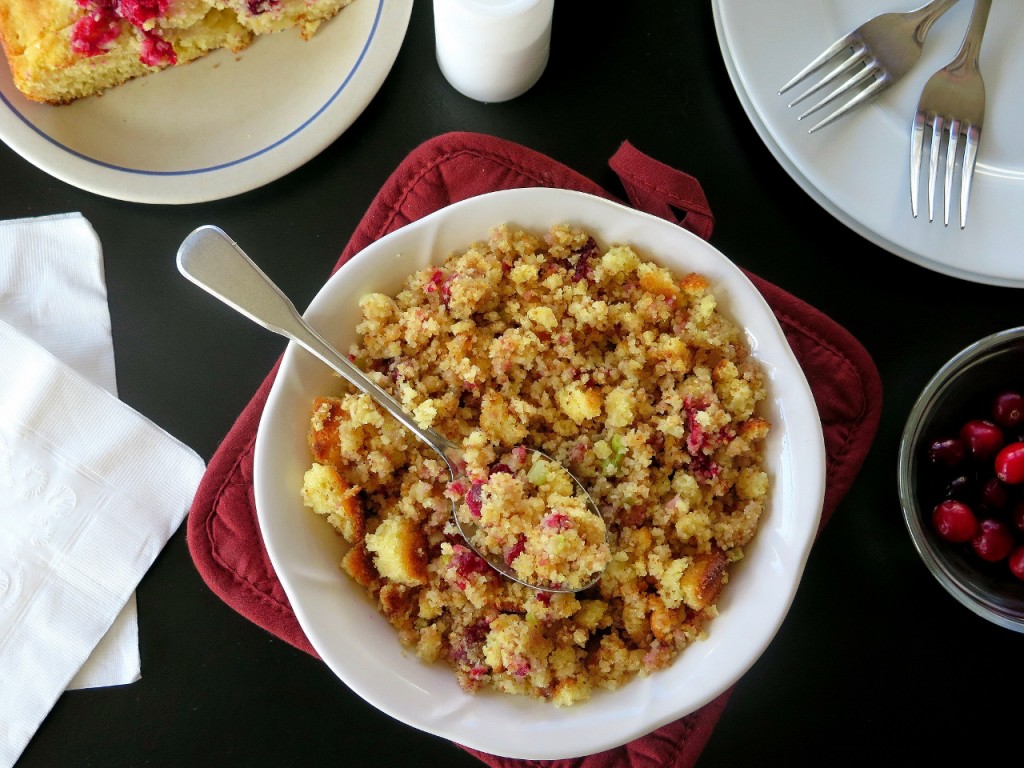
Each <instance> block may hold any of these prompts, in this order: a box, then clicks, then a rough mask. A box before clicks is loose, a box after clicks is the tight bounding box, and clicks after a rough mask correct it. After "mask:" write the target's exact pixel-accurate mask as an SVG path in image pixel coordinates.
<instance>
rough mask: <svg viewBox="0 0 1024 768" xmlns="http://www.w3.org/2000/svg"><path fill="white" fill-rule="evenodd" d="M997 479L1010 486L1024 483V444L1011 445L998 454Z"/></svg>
mask: <svg viewBox="0 0 1024 768" xmlns="http://www.w3.org/2000/svg"><path fill="white" fill-rule="evenodd" d="M996 477H998V478H999V479H1000V480H1002V481H1003V482H1004V483H1008V484H1009V485H1018V484H1020V483H1024V443H1010V444H1009V445H1007V446H1005V447H1004V448H1003V449H1002V450H1001V451H999V453H998V454H996Z"/></svg>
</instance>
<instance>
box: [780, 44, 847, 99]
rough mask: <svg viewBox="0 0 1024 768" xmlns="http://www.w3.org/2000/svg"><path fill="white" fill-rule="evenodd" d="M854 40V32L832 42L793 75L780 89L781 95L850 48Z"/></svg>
mask: <svg viewBox="0 0 1024 768" xmlns="http://www.w3.org/2000/svg"><path fill="white" fill-rule="evenodd" d="M853 41H854V36H853V33H852V32H851V33H850V34H848V35H846V36H845V37H843V38H840V39H839V40H836V41H835V42H834V43H832V45H830V46H829V47H828V48H826V49H825V50H824V51H822V52H821V54H820V55H818V57H817V58H815V59H814V61H812V62H811V63H810V64H808V65H807V66H806V67H804V68H803V69H801V70H800V71H799V72H797V73H796V74H795V75H794V76H793V79H792V80H790V81H789V82H788V83H786V84H785V85H784V86H782V88H780V89H779V94H780V95H781V94H783V93H785V92H786V91H788V90H789V89H790V88H792V87H793V86H794V85H796V84H797V83H799V82H800V81H801V80H803V79H804V78H805V77H807V76H808V75H810V74H812V73H814V72H816V71H817V70H819V69H821V68H822V67H823V66H824V65H825V64H827V63H828V61H829V60H830V59H832V58H833V57H835V55H836V54H837V53H839V52H840V51H841V50H843V49H844V48H849V47H850V46H851V45H852V44H853Z"/></svg>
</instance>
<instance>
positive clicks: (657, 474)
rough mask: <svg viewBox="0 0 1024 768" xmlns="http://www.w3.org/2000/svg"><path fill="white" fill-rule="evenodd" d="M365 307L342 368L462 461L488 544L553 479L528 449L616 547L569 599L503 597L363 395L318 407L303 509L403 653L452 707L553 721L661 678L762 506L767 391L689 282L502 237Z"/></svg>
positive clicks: (697, 628)
mask: <svg viewBox="0 0 1024 768" xmlns="http://www.w3.org/2000/svg"><path fill="white" fill-rule="evenodd" d="M360 306H361V307H362V311H363V318H364V319H363V321H362V322H361V323H360V325H359V327H358V331H359V333H360V335H361V341H360V342H359V343H358V344H356V345H354V346H353V347H352V349H351V350H350V351H351V355H352V357H353V359H354V360H355V361H356V363H357V364H358V365H359V366H360V367H361V368H362V369H363V370H365V371H368V372H369V375H370V376H371V378H373V379H374V380H375V381H376V382H377V383H378V384H380V385H381V386H382V387H384V388H385V389H387V390H389V391H390V392H392V393H393V394H394V395H395V396H396V397H397V398H398V399H399V400H400V401H401V402H402V403H403V405H404V406H405V407H406V408H407V409H408V410H409V411H410V412H411V413H414V414H416V417H417V418H418V419H419V420H420V423H423V424H424V425H428V424H429V426H432V427H433V428H435V429H437V430H438V431H440V432H441V433H443V434H445V435H447V436H448V437H449V438H451V439H452V440H455V441H457V442H460V443H461V445H462V447H463V450H464V451H465V454H466V457H467V466H468V468H469V471H470V476H471V477H476V478H477V480H478V481H479V483H480V493H479V498H476V499H474V502H473V504H474V506H475V505H476V504H477V503H479V509H478V510H477V511H478V512H479V514H480V519H484V515H487V518H486V520H485V522H487V523H488V524H489V525H492V528H493V531H492V532H502V531H504V532H506V533H507V532H508V531H506V530H505V529H506V528H507V527H508V526H511V525H513V523H512V522H510V521H513V520H515V519H516V516H515V515H510V514H509V509H508V506H506V505H511V506H512V507H516V506H517V505H519V504H520V503H521V501H522V497H523V488H522V487H520V486H521V484H522V482H523V481H522V479H521V477H520V473H525V476H526V478H527V480H526V481H525V482H530V480H529V477H530V473H531V472H533V473H534V474H533V477H534V479H540V477H541V475H545V479H546V474H545V473H546V471H547V468H543V467H542V468H541V469H537V470H534V468H533V467H534V465H533V463H532V462H530V461H528V460H527V458H526V456H527V451H526V447H527V446H526V441H529V442H530V445H529V447H531V448H537V449H539V450H542V451H544V452H545V453H547V454H548V455H550V456H551V457H553V458H554V459H555V461H556V462H559V463H560V464H561V465H562V466H564V467H565V468H567V469H568V470H569V471H571V472H572V473H573V475H575V476H576V477H577V478H579V479H580V480H581V482H582V483H583V484H584V486H585V487H586V488H587V489H588V490H589V491H590V493H591V496H592V497H593V499H594V501H595V502H596V504H597V506H598V509H599V510H600V512H601V515H602V516H603V520H602V522H603V526H595V527H594V528H593V529H587V532H586V533H585V534H583V538H586V537H588V536H589V537H591V539H593V537H597V536H598V535H599V536H600V538H602V539H603V538H604V537H605V536H607V543H608V544H609V545H610V551H609V552H608V554H610V560H609V561H608V563H607V568H606V569H605V570H604V572H603V574H602V576H601V578H600V580H599V582H598V583H597V584H596V585H595V586H594V587H591V588H588V589H585V590H583V591H579V592H576V593H551V592H542V591H536V590H533V589H530V588H528V587H524V586H522V585H520V584H517V583H515V582H513V581H511V580H509V579H505V578H503V577H502V576H500V575H499V574H498V573H497V572H496V571H494V570H493V569H492V568H490V567H489V566H488V565H487V564H486V563H484V561H483V560H482V559H481V558H480V557H479V556H478V555H476V554H475V553H474V552H473V551H472V550H471V549H470V548H469V547H467V546H466V544H465V542H464V541H463V540H462V538H461V537H460V536H459V534H458V530H457V528H456V526H455V525H454V523H453V521H452V496H453V494H452V492H451V489H450V488H448V486H449V481H450V477H449V475H448V471H447V468H446V466H445V464H444V463H443V462H442V461H441V460H440V459H439V458H438V457H437V456H436V455H435V454H434V453H433V452H432V451H431V450H430V449H429V448H427V447H426V446H423V445H421V444H420V443H418V442H417V441H416V440H415V439H414V438H412V437H411V436H409V435H407V434H405V433H404V430H403V429H402V428H401V427H400V426H398V425H397V423H396V422H394V420H393V419H391V418H390V417H387V416H386V415H384V414H383V412H382V411H380V410H379V409H378V408H377V407H376V406H375V405H374V404H373V403H372V401H370V400H369V399H368V398H366V396H365V395H360V394H356V393H352V392H349V391H347V390H346V389H344V388H343V389H342V393H341V394H338V395H336V396H330V397H322V398H318V399H317V400H316V402H315V403H314V404H313V406H312V411H311V418H310V429H309V443H310V448H311V453H312V458H313V465H314V466H313V468H312V469H311V471H310V473H308V474H307V483H306V487H305V488H304V490H303V494H304V497H305V498H306V499H307V500H308V503H309V506H311V508H313V509H314V511H316V512H318V513H320V514H322V515H325V516H326V517H327V518H328V520H330V521H331V523H332V524H333V525H334V526H335V528H336V529H337V530H339V532H340V533H341V535H343V536H345V537H346V539H347V540H349V541H350V543H351V545H352V546H351V548H350V549H349V550H348V552H347V553H346V555H345V558H344V560H343V563H342V567H343V569H344V570H345V572H346V573H348V574H349V575H350V576H351V577H352V578H353V579H354V580H355V581H356V582H357V583H359V584H360V585H362V586H363V587H365V588H366V590H367V592H368V593H369V594H370V595H371V597H372V598H373V599H374V600H375V601H376V603H377V605H378V607H379V608H380V610H381V612H382V613H383V615H384V616H385V617H386V618H387V620H388V621H389V622H390V623H391V624H392V625H394V627H395V628H396V630H397V633H398V638H399V640H400V641H401V642H402V643H403V644H404V645H405V646H406V647H408V648H410V649H413V650H415V652H416V653H418V654H419V656H420V657H421V658H423V659H424V660H426V661H428V662H434V661H444V662H446V663H448V664H450V665H451V666H452V667H453V669H454V671H455V674H456V675H457V677H458V679H459V682H460V683H461V685H462V687H463V688H464V689H465V690H467V691H477V690H479V689H481V688H483V687H491V688H494V689H497V690H500V691H505V692H508V693H516V694H523V695H528V696H533V697H538V698H542V699H546V700H549V701H552V702H554V703H555V704H556V705H559V706H567V705H571V704H575V703H578V702H581V701H584V700H586V699H587V698H589V697H590V696H591V695H592V693H593V692H594V691H595V690H597V689H602V688H604V689H610V688H616V687H618V686H620V685H623V684H625V683H627V682H628V681H629V680H631V679H633V678H635V677H636V676H637V675H644V674H647V673H649V672H652V671H654V670H657V669H660V668H664V667H666V666H668V665H669V664H671V662H672V661H673V659H674V658H676V656H677V655H678V654H679V653H680V651H682V650H683V649H684V648H685V647H686V646H687V645H689V644H690V643H691V642H693V641H694V640H697V639H698V638H700V637H701V636H702V634H703V631H704V627H705V625H706V623H707V622H708V621H710V620H711V619H712V618H713V617H714V616H715V615H716V614H717V600H718V596H719V594H720V592H721V590H722V589H723V587H725V585H726V582H727V581H728V575H729V570H730V568H731V567H732V565H733V563H735V562H736V561H738V560H739V559H741V557H742V554H743V547H744V546H745V545H746V544H747V543H748V542H749V541H750V540H751V538H752V537H753V536H754V535H755V532H756V530H757V525H758V521H759V518H760V516H761V514H762V512H763V511H764V505H765V500H766V498H767V494H768V491H769V483H770V478H769V477H768V474H767V473H766V472H765V470H764V467H763V450H764V447H763V446H764V439H765V438H766V437H767V435H768V432H769V429H770V425H769V424H768V422H767V421H765V420H764V419H763V418H762V417H761V416H759V415H758V413H757V411H758V403H759V402H760V401H762V400H764V398H765V396H766V389H765V382H764V378H763V376H762V373H761V371H760V368H759V366H758V363H757V361H756V360H755V359H754V358H753V357H752V356H751V355H750V352H749V349H748V348H747V345H746V342H745V339H744V335H743V332H742V330H741V329H740V328H738V327H737V326H736V325H735V324H734V323H733V322H731V321H730V320H729V319H728V318H727V317H726V316H725V314H724V313H722V312H721V311H720V310H719V308H718V304H717V301H716V298H715V295H714V293H713V291H712V290H711V286H710V285H709V283H708V281H707V280H706V279H705V278H704V277H702V276H700V275H697V274H689V275H685V276H682V277H681V278H680V277H677V276H675V275H673V274H671V273H670V272H669V271H668V270H665V269H663V268H661V267H658V266H657V265H655V264H653V263H651V262H649V261H647V260H646V259H644V258H643V257H642V255H641V254H639V253H637V252H636V251H635V250H634V249H633V248H631V247H630V246H629V245H627V244H621V243H619V244H613V245H611V247H608V248H601V247H600V246H599V245H598V244H597V242H596V241H595V240H594V238H592V237H590V236H589V235H588V234H587V233H586V232H583V231H581V230H579V229H576V228H573V227H569V226H563V225H559V226H555V227H553V228H552V229H551V230H550V231H549V232H548V233H547V234H546V236H544V237H539V236H537V235H535V234H533V233H530V232H523V231H518V230H515V229H513V228H511V227H508V226H499V227H497V228H495V229H494V230H493V231H492V232H491V233H490V237H489V239H488V240H486V241H482V242H478V243H474V244H473V245H471V246H470V247H469V248H468V249H467V250H465V251H464V252H461V253H455V254H452V255H450V256H449V257H448V258H447V259H446V260H445V261H444V263H443V264H442V265H441V266H439V267H428V268H426V269H424V270H421V271H419V272H417V273H415V274H413V275H412V276H410V277H409V278H408V280H407V281H406V282H405V286H404V288H403V289H402V290H401V292H399V293H398V294H397V296H394V297H386V296H383V295H379V294H373V295H370V296H367V297H364V299H363V300H362V301H361V302H360ZM317 465H325V466H327V467H329V468H332V469H333V470H334V471H335V473H336V475H337V479H335V476H334V475H332V474H330V473H329V472H327V471H326V470H324V469H318V468H317ZM502 465H504V466H502ZM473 473H476V474H475V475H474V474H473ZM559 482H560V481H559ZM485 484H487V487H488V493H486V494H485V493H483V488H484V485H485ZM517 484H518V485H517ZM558 487H561V486H560V485H558V483H556V485H555V486H552V488H558ZM446 489H447V491H446ZM463 490H464V491H465V489H463ZM446 492H447V495H446ZM468 495H469V494H468V493H465V494H464V496H462V497H459V496H458V494H456V497H457V500H458V499H461V500H460V501H459V503H462V504H463V506H466V503H465V497H468ZM356 501H358V503H356ZM546 516H549V513H543V512H539V517H540V519H541V520H543V519H545V517H546ZM565 517H566V520H565V521H563V520H561V519H560V518H559V520H558V522H559V525H554V526H549V529H550V532H551V533H552V534H559V533H562V531H560V530H559V526H560V525H561V523H563V522H567V521H569V520H572V519H573V518H572V515H571V514H569V513H566V515H565ZM354 518H356V519H354ZM360 531H363V533H362V534H360V533H359V532H360ZM519 533H520V534H521V533H522V532H521V531H520V532H519ZM517 541H518V539H517V538H516V536H513V538H511V539H504V540H503V541H502V543H501V544H500V546H501V547H502V550H503V553H504V554H505V555H506V558H507V557H508V555H510V554H512V555H515V556H516V557H515V558H513V559H517V558H518V559H522V560H524V561H525V562H534V561H533V560H531V559H530V558H526V559H524V558H523V557H521V555H523V554H524V553H525V552H526V550H525V546H526V542H525V541H524V542H523V547H524V549H523V551H519V552H517V551H515V549H517V548H518V547H516V544H515V542H517ZM510 542H512V544H510ZM510 546H511V547H512V551H509V549H508V548H509V547H510ZM545 546H548V547H550V546H551V542H550V541H548V542H546V544H545Z"/></svg>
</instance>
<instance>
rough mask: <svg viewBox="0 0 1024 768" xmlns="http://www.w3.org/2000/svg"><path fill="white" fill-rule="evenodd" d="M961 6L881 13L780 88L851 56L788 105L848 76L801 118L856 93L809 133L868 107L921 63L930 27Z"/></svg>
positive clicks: (938, 2) (938, 3)
mask: <svg viewBox="0 0 1024 768" xmlns="http://www.w3.org/2000/svg"><path fill="white" fill-rule="evenodd" d="M957 2H958V0H932V1H931V2H930V3H927V4H925V5H923V6H921V7H920V8H918V9H917V10H914V11H908V12H906V13H883V14H881V15H880V16H876V17H875V18H873V19H871V20H870V21H867V22H865V23H864V24H862V25H861V26H859V27H857V29H855V30H853V31H852V32H850V33H849V34H848V35H846V36H845V37H842V38H840V39H839V40H836V42H834V43H833V44H832V45H830V46H829V47H828V48H827V49H825V51H823V52H822V53H821V55H820V56H818V57H817V58H816V59H814V61H812V62H811V63H810V64H808V65H807V66H806V67H804V68H803V69H802V70H800V71H799V72H798V73H797V74H796V75H795V76H794V77H793V79H792V80H790V81H789V82H788V83H786V84H785V85H784V86H782V88H781V89H779V94H780V95H781V94H783V93H785V92H786V91H788V90H789V89H790V88H792V87H793V86H795V85H796V84H797V83H799V82H801V81H802V80H804V79H805V78H807V77H808V76H809V75H812V74H814V73H815V72H817V71H818V70H819V69H821V68H822V67H824V66H825V65H826V64H828V63H829V62H831V61H832V60H833V59H836V58H837V57H838V56H839V55H840V54H841V53H844V52H845V51H848V50H849V51H850V53H849V54H848V55H847V57H846V58H845V59H844V60H843V61H842V62H840V64H839V65H838V66H837V67H835V69H833V70H832V71H831V72H829V73H828V74H827V75H825V76H824V77H823V78H822V79H821V80H819V81H818V83H817V84H816V85H814V86H812V87H811V88H809V89H808V90H807V91H805V92H804V93H803V94H802V95H800V96H798V97H797V98H796V99H795V100H794V101H793V102H791V103H790V105H789V106H791V107H794V106H796V105H797V104H799V103H800V102H802V101H803V100H804V99H806V98H807V97H809V96H811V95H813V94H815V93H818V92H819V91H821V90H822V89H823V88H825V87H827V86H828V85H830V84H832V83H834V82H836V81H837V80H838V79H839V78H840V77H842V76H844V75H846V74H847V73H850V75H849V77H848V78H847V79H846V80H844V81H842V82H840V83H839V84H838V86H837V87H836V88H835V89H834V90H833V91H831V92H830V93H829V94H828V95H827V96H825V97H824V98H823V99H822V100H821V101H819V102H818V103H817V104H815V105H814V106H813V107H811V108H810V109H808V110H807V111H806V112H804V113H803V114H802V115H800V117H798V118H797V119H798V120H803V119H804V118H805V117H808V116H810V115H812V114H814V113H815V112H817V111H818V110H819V109H821V108H822V107H825V106H827V105H829V104H831V103H832V102H833V101H835V100H836V99H838V98H839V97H840V96H843V95H844V94H847V93H849V92H851V91H852V92H853V93H852V95H851V97H850V98H849V99H848V100H847V101H846V103H845V104H843V106H841V107H839V108H838V109H836V111H835V112H833V113H832V114H830V115H829V116H828V117H826V118H825V119H824V120H822V121H821V122H819V123H818V124H817V125H815V126H814V127H813V128H811V129H810V130H809V131H808V133H814V132H815V131H817V130H818V129H819V128H824V127H825V126H826V125H828V124H829V123H831V122H833V121H834V120H837V119H838V118H840V117H842V116H843V115H845V114H847V113H848V112H850V111H851V110H852V109H854V108H855V107H857V106H859V105H861V104H865V103H866V102H868V101H869V100H871V99H872V98H874V97H875V96H877V95H878V94H879V93H881V92H882V91H884V90H885V89H886V88H888V87H889V86H890V85H892V84H893V83H895V82H896V81H897V80H899V79H900V78H901V77H903V75H905V74H906V73H907V72H908V71H909V70H910V68H911V67H912V66H913V65H914V64H916V63H917V60H918V59H920V58H921V50H922V48H923V47H924V39H925V37H926V36H927V35H928V30H930V29H931V27H932V24H934V23H935V21H936V20H937V19H938V18H939V17H940V16H941V15H942V14H944V13H945V12H946V11H948V10H949V9H950V8H952V7H953V6H954V5H955V4H956V3H957Z"/></svg>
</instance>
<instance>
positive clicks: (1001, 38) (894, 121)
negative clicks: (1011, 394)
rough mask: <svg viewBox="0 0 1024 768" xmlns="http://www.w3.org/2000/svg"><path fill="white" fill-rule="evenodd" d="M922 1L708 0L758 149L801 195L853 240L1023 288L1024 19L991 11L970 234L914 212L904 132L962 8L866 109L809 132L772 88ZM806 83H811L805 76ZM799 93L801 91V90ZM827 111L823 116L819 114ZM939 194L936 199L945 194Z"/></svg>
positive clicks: (950, 42)
mask: <svg viewBox="0 0 1024 768" xmlns="http://www.w3.org/2000/svg"><path fill="white" fill-rule="evenodd" d="M921 5H924V0H857V2H853V1H852V0H814V2H811V1H810V0H762V1H761V2H757V3H753V2H747V1H746V0H712V9H713V12H714V17H715V26H716V30H717V33H718V39H719V43H720V45H721V48H722V53H723V56H724V59H725V64H726V68H727V69H728V72H729V76H730V78H731V79H732V84H733V87H734V88H735V89H736V93H737V95H738V96H739V100H740V102H741V104H742V105H743V108H744V110H745V111H746V113H747V117H748V118H750V121H751V123H752V124H753V126H754V128H755V129H756V130H757V132H758V134H759V135H760V137H761V139H762V140H763V141H764V143H765V145H766V146H767V147H768V149H769V150H770V151H771V152H772V154H773V155H774V156H775V158H776V160H778V162H779V164H780V165H782V167H783V168H784V169H785V170H786V171H787V172H788V173H789V175H790V176H791V177H792V178H793V180H794V181H796V182H797V183H798V184H799V185H800V186H801V187H802V188H803V189H804V191H805V192H807V193H808V194H809V195H810V196H811V197H812V198H814V200H816V201H817V202H818V203H819V204H821V206H822V207H823V208H825V210H827V211H828V212H829V213H831V214H832V215H834V216H835V217H836V218H837V219H839V220H840V221H841V222H843V223H844V224H846V225H847V226H848V227H850V228H851V229H852V230H854V231H855V232H857V233H859V234H860V235H862V236H863V237H865V238H866V239H868V240H870V241H871V242H873V243H874V244H876V245H878V246H880V247H882V248H884V249H886V250H888V251H890V252H891V253H893V254H895V255H897V256H900V257H902V258H904V259H907V260H909V261H911V262H914V263H915V264H918V265H920V266H922V267H925V268H927V269H931V270H934V271H936V272H941V273H943V274H946V275H951V276H953V277H957V278H962V279H965V280H970V281H973V282H978V283H986V284H991V285H1001V286H1009V287H1016V288H1022V287H1024V259H1022V258H1021V257H1020V243H1021V242H1022V241H1024V217H1022V216H1021V215H1020V211H1021V210H1024V148H1022V144H1021V142H1020V140H1019V138H1020V137H1019V134H1020V126H1021V125H1022V124H1024V99H1021V98H1020V83H1021V82H1022V81H1024V47H1022V46H1021V45H1020V41H1021V38H1022V36H1024V16H1022V15H1021V14H1020V7H1019V5H1020V4H1019V3H996V4H995V5H993V7H992V13H991V16H990V17H989V22H988V27H987V29H986V32H985V39H984V42H983V43H982V47H981V56H980V62H981V72H982V76H983V77H984V79H985V89H986V93H987V105H986V114H985V127H984V131H983V133H982V139H981V146H980V149H979V151H978V166H977V169H976V171H975V177H974V191H973V193H972V196H971V206H970V216H969V219H968V222H967V227H966V229H964V230H960V228H959V226H957V225H956V224H954V223H952V222H951V223H950V225H949V226H948V227H945V226H943V224H942V213H941V211H940V210H939V209H940V208H941V200H940V201H939V202H938V203H937V205H936V212H935V213H936V220H935V221H933V222H929V221H928V216H927V212H926V211H924V212H922V213H920V214H919V215H918V218H916V219H915V218H913V217H912V215H911V212H910V126H911V122H912V120H913V115H914V112H915V110H916V108H917V101H918V99H919V98H920V96H921V90H922V88H924V84H925V82H926V81H927V80H928V78H929V77H930V76H931V74H932V73H933V72H935V71H936V70H938V69H940V68H941V67H944V66H945V65H946V64H948V63H949V61H950V59H952V58H953V56H954V54H955V53H956V51H957V49H958V48H959V47H960V42H961V40H962V39H963V35H964V32H965V30H966V28H967V21H968V19H969V18H970V15H971V6H972V3H970V2H961V3H957V4H956V5H955V6H954V7H953V8H952V9H951V10H949V11H948V12H947V13H946V14H945V15H943V16H942V18H940V19H939V20H938V21H937V22H936V23H935V25H934V26H933V27H932V28H931V31H930V32H929V34H928V37H927V39H926V40H925V45H924V53H923V55H922V57H921V60H920V61H919V62H918V63H917V64H916V65H915V66H914V68H913V69H912V70H911V71H910V72H909V73H908V74H907V75H906V76H904V78H903V79H902V80H901V81H899V82H898V83H896V84H895V85H894V86H893V87H892V88H890V89H888V90H887V91H885V92H884V93H882V94H881V96H880V97H879V98H878V99H876V100H875V101H874V102H872V103H871V104H869V105H867V106H865V107H861V108H860V109H858V110H856V111H854V112H852V113H850V114H849V115H847V116H846V117H843V118H842V119H841V120H839V121H837V122H835V123H833V124H832V125H830V126H828V127H826V128H824V129H822V130H820V131H817V132H815V133H814V134H811V135H808V133H807V131H808V128H809V127H810V126H809V125H808V124H807V123H809V122H810V123H813V122H814V121H811V120H803V121H800V122H798V121H797V115H798V114H799V113H800V111H802V110H799V109H798V108H796V107H794V108H792V109H790V108H789V107H788V106H787V105H788V104H789V102H790V101H792V99H793V98H794V97H793V96H792V95H791V94H790V93H786V95H785V96H780V95H779V93H778V91H779V88H781V87H782V85H783V84H784V83H785V82H787V81H788V80H789V79H790V78H791V77H792V76H793V75H794V74H796V72H798V71H799V70H800V69H801V68H802V67H803V66H804V65H805V64H806V63H807V62H809V61H810V60H811V59H813V58H814V57H815V56H817V55H818V54H819V53H820V52H821V51H823V50H825V48H827V47H828V46H829V45H830V44H831V43H832V42H833V41H834V40H838V39H839V38H840V37H842V36H843V35H845V34H846V33H847V32H849V31H850V30H851V29H854V28H855V27H857V26H858V25H860V24H861V23H862V22H865V21H867V20H868V19H870V18H872V17H874V16H876V15H878V14H880V13H885V12H889V11H909V10H912V9H914V8H917V7H919V6H921ZM811 82H814V80H813V79H812V81H811ZM794 92H795V93H796V94H799V93H801V92H802V90H801V88H800V87H799V86H798V87H797V88H795V89H794ZM825 114H828V109H827V108H826V110H825ZM940 198H941V192H940Z"/></svg>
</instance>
